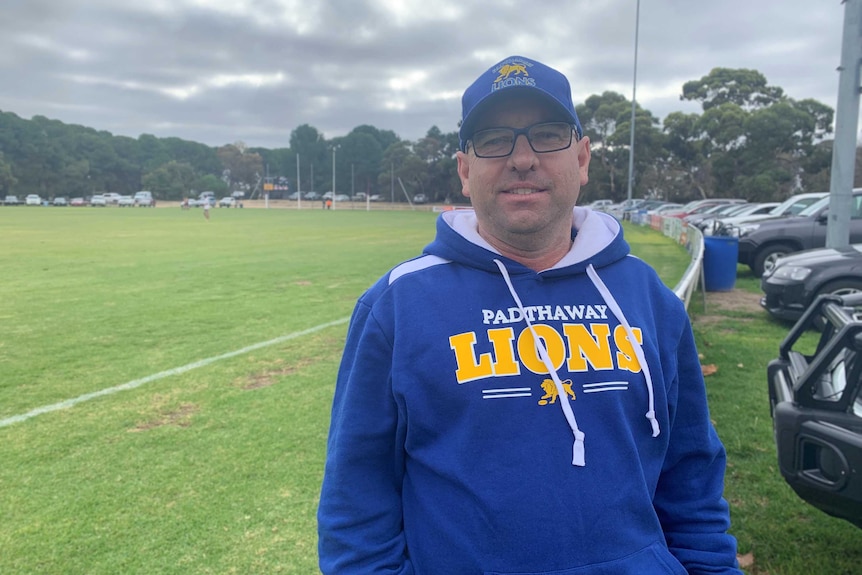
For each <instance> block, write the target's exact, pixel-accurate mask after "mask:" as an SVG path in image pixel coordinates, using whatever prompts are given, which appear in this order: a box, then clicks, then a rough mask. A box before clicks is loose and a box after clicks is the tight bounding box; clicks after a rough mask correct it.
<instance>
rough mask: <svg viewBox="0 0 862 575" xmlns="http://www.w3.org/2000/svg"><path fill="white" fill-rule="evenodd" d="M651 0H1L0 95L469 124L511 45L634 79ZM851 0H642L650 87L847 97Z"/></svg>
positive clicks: (66, 106) (11, 102)
mask: <svg viewBox="0 0 862 575" xmlns="http://www.w3.org/2000/svg"><path fill="white" fill-rule="evenodd" d="M636 6H637V0H567V1H564V0H535V1H530V0H520V1H514V0H494V1H490V0H462V1H460V2H454V1H449V0H0V110H2V111H4V112H13V113H15V114H17V115H19V116H21V117H23V118H31V117H33V116H34V115H43V116H47V117H48V118H53V119H58V120H61V121H63V122H66V123H72V124H82V125H85V126H89V127H93V128H96V129H98V130H107V131H109V132H111V133H113V134H115V135H125V136H131V137H138V136H139V135H141V134H153V135H156V136H159V137H169V136H175V137H179V138H183V139H186V140H193V141H197V142H202V143H205V144H208V145H212V146H219V145H223V144H228V143H233V142H236V141H239V140H241V141H243V142H245V143H246V144H247V145H249V146H262V147H266V148H281V147H288V146H289V139H290V133H291V131H292V130H294V129H295V128H296V127H297V126H300V125H302V124H309V125H311V126H314V127H315V128H317V129H318V130H319V131H321V132H322V133H323V134H324V136H325V137H326V138H332V137H335V136H343V135H345V134H346V133H348V132H349V131H350V130H351V129H353V128H354V127H356V126H358V125H362V124H370V125H373V126H375V127H377V128H380V129H385V130H392V131H394V132H395V133H396V134H397V135H399V136H400V137H401V138H404V139H408V140H415V139H418V138H420V137H422V136H423V135H425V133H426V132H427V131H428V129H429V128H430V127H432V126H437V127H438V128H440V129H441V130H442V131H443V132H452V131H455V130H457V122H458V119H459V117H460V113H461V110H460V98H461V94H462V92H463V90H464V88H465V87H466V86H467V85H468V84H469V83H470V82H472V81H473V80H474V79H475V78H476V77H477V76H478V75H479V74H480V73H481V72H482V71H484V70H485V69H486V68H487V67H489V66H490V65H492V64H494V63H495V62H497V61H499V60H501V59H503V58H504V57H506V56H510V55H515V54H517V55H523V56H528V57H530V58H534V59H537V60H540V61H543V62H544V63H546V64H549V65H551V66H554V67H556V68H558V69H560V70H561V71H563V72H564V73H565V74H566V75H567V76H568V77H569V79H570V81H571V83H572V90H573V97H574V101H575V104H578V103H581V102H583V101H584V100H585V99H586V98H587V97H588V96H590V95H591V94H600V93H602V92H603V91H605V90H614V91H617V92H619V93H621V94H623V95H625V96H626V97H627V98H631V96H632V79H633V78H632V76H633V71H634V52H635V21H636V17H635V14H636ZM843 21H844V5H843V4H842V3H841V1H840V0H644V1H643V2H642V3H641V10H640V27H639V40H638V66H637V99H638V102H639V103H640V104H641V106H643V107H645V108H646V109H648V110H650V111H651V112H652V113H653V114H654V115H656V116H658V117H659V118H663V117H664V116H665V115H667V114H668V113H670V112H673V111H684V112H698V111H700V108H699V107H698V105H697V104H695V103H690V102H681V101H680V100H679V94H680V93H681V89H682V84H683V83H684V82H686V81H688V80H696V79H699V78H701V77H702V76H704V75H706V74H708V73H709V71H710V70H711V69H712V68H714V67H726V68H753V69H755V70H758V71H760V72H762V73H763V74H764V75H765V76H766V78H767V81H768V82H769V84H771V85H776V86H780V87H781V88H783V89H784V91H785V93H786V94H787V95H788V96H790V97H791V98H794V99H797V100H801V99H805V98H814V99H816V100H819V101H821V102H823V103H824V104H827V105H829V106H831V107H832V108H833V109H834V108H835V107H836V102H837V90H838V72H837V71H836V68H837V67H838V65H839V63H840V60H841V35H842V27H843Z"/></svg>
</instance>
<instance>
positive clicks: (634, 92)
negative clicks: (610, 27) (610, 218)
mask: <svg viewBox="0 0 862 575" xmlns="http://www.w3.org/2000/svg"><path fill="white" fill-rule="evenodd" d="M640 19H641V0H638V4H637V11H636V12H635V71H634V78H633V79H632V121H631V135H630V137H629V187H628V194H627V196H626V197H627V198H628V199H632V180H633V179H634V169H635V106H636V105H637V87H638V28H639V27H640Z"/></svg>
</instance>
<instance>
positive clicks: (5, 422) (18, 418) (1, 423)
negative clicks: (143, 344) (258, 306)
mask: <svg viewBox="0 0 862 575" xmlns="http://www.w3.org/2000/svg"><path fill="white" fill-rule="evenodd" d="M348 321H350V318H349V317H344V318H341V319H337V320H335V321H331V322H329V323H323V324H320V325H317V326H314V327H311V328H308V329H305V330H302V331H297V332H294V333H289V334H287V335H283V336H281V337H277V338H275V339H271V340H269V341H262V342H260V343H255V344H252V345H250V346H248V347H244V348H242V349H238V350H236V351H229V352H228V353H223V354H221V355H217V356H214V357H208V358H206V359H202V360H200V361H196V362H194V363H189V364H187V365H183V366H180V367H175V368H173V369H169V370H167V371H160V372H159V373H154V374H153V375H148V376H146V377H142V378H140V379H134V380H132V381H129V382H126V383H123V384H121V385H115V386H114V387H108V388H106V389H102V390H99V391H94V392H92V393H85V394H84V395H79V396H78V397H75V398H73V399H67V400H65V401H61V402H60V403H54V404H51V405H43V406H42V407H37V408H36V409H32V410H30V411H28V412H27V413H22V414H21V415H13V416H12V417H7V418H6V419H0V427H7V426H9V425H13V424H15V423H21V422H22V421H26V420H28V419H30V418H32V417H36V416H37V415H42V414H43V413H50V412H52V411H58V410H60V409H66V408H68V407H72V406H73V405H77V404H79V403H83V402H85V401H90V400H91V399H96V398H97V397H102V396H103V395H111V394H114V393H117V392H120V391H126V390H127V389H134V388H136V387H140V386H142V385H144V384H145V383H150V382H151V381H156V380H158V379H164V378H165V377H170V376H172V375H179V374H181V373H185V372H187V371H191V370H193V369H197V368H199V367H203V366H205V365H209V364H211V363H215V362H216V361H220V360H222V359H228V358H230V357H236V356H237V355H242V354H244V353H248V352H250V351H254V350H256V349H261V348H263V347H268V346H270V345H275V344H278V343H282V342H284V341H288V340H291V339H296V338H298V337H303V336H306V335H310V334H312V333H314V332H317V331H321V330H324V329H326V328H328V327H333V326H336V325H341V324H343V323H347V322H348Z"/></svg>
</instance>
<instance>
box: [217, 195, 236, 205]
mask: <svg viewBox="0 0 862 575" xmlns="http://www.w3.org/2000/svg"><path fill="white" fill-rule="evenodd" d="M234 206H236V198H234V197H233V196H225V197H223V198H222V199H220V200H219V201H218V207H220V208H232V207H234Z"/></svg>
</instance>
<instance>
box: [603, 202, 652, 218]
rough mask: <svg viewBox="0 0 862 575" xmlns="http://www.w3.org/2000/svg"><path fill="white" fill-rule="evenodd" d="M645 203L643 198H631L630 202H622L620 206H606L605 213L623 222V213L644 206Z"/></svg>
mask: <svg viewBox="0 0 862 575" xmlns="http://www.w3.org/2000/svg"><path fill="white" fill-rule="evenodd" d="M643 202H644V200H643V198H631V199H628V200H623V201H622V202H620V203H618V204H611V205H610V206H605V209H604V211H606V212H607V213H609V214H611V215H612V216H614V217H615V218H617V219H619V220H621V219H623V213H624V212H625V211H626V210H629V209H631V208H635V207H637V206H638V205H640V204H642V203H643Z"/></svg>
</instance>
